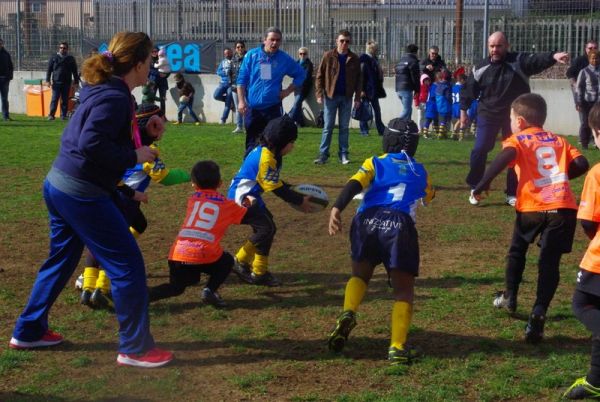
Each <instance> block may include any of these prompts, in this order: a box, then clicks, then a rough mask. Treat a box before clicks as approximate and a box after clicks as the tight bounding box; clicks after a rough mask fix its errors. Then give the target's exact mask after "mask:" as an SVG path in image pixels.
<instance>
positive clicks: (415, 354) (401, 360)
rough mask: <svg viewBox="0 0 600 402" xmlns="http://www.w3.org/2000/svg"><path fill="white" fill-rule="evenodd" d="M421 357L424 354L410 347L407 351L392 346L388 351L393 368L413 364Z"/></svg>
mask: <svg viewBox="0 0 600 402" xmlns="http://www.w3.org/2000/svg"><path fill="white" fill-rule="evenodd" d="M421 355H422V353H421V352H420V351H419V350H418V349H416V348H412V347H410V346H409V347H407V348H405V349H398V348H395V347H393V346H392V347H390V349H389V351H388V360H389V361H390V364H391V365H392V366H396V365H400V364H411V363H413V362H414V361H415V360H417V359H418V358H420V357H421Z"/></svg>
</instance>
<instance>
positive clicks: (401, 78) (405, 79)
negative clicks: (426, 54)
mask: <svg viewBox="0 0 600 402" xmlns="http://www.w3.org/2000/svg"><path fill="white" fill-rule="evenodd" d="M394 70H395V71H396V91H415V92H418V91H419V87H420V85H419V76H420V75H421V72H420V71H419V59H417V56H416V55H415V54H413V53H406V54H405V55H404V56H402V57H401V58H400V61H399V62H398V64H396V67H395V69H394Z"/></svg>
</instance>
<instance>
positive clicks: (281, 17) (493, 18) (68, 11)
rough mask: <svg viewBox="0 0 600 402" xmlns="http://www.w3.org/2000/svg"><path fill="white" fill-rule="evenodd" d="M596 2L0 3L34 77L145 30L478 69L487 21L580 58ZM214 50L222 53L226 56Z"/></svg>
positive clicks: (523, 44)
mask: <svg viewBox="0 0 600 402" xmlns="http://www.w3.org/2000/svg"><path fill="white" fill-rule="evenodd" d="M457 3H459V4H457ZM596 3H600V1H599V0H571V1H567V0H563V1H557V0H252V1H243V0H237V1H236V0H203V1H199V0H57V1H52V0H0V38H2V39H4V42H5V47H6V49H7V50H9V51H10V52H11V54H12V55H13V59H14V60H15V64H16V65H17V66H18V68H20V69H22V70H27V69H32V70H33V69H43V68H45V65H46V61H47V59H48V58H49V56H50V55H51V54H52V53H54V52H55V51H56V48H57V45H58V43H59V42H61V41H67V42H69V44H70V49H71V53H72V54H74V55H75V56H76V57H77V58H78V59H79V60H81V59H82V58H84V57H85V54H86V52H87V51H86V45H85V44H86V42H87V41H90V40H91V41H96V40H107V39H109V38H110V37H111V36H112V35H113V34H114V33H115V32H118V31H122V30H141V31H146V32H148V33H149V34H150V35H151V36H152V38H153V39H155V40H157V41H163V42H164V41H177V40H217V41H218V42H219V43H220V44H221V45H222V46H223V47H224V46H232V44H233V42H234V41H236V40H240V39H241V40H245V41H246V42H247V44H248V46H250V47H251V46H254V45H256V44H258V43H260V41H261V38H262V35H263V32H264V30H265V29H266V28H267V27H269V26H273V25H274V26H278V27H280V28H281V30H282V31H283V33H284V45H283V49H284V50H286V51H288V52H290V53H291V54H295V52H296V49H297V48H298V47H299V46H301V45H304V46H306V47H308V48H309V52H310V55H311V58H312V59H313V61H316V62H318V61H319V59H320V55H321V54H322V52H323V51H325V50H327V49H329V48H331V46H332V45H333V42H334V39H335V35H336V32H337V31H338V30H340V29H348V30H349V31H350V32H351V33H352V34H353V45H352V48H353V50H354V51H357V52H362V51H363V50H364V49H363V48H364V43H366V41H367V40H369V39H373V40H375V41H377V42H378V43H379V47H380V52H381V59H382V61H383V64H384V65H385V66H386V67H387V69H388V71H392V66H393V65H394V64H395V63H396V62H397V60H398V59H399V58H400V56H401V55H402V53H403V51H404V48H405V46H406V45H407V44H409V43H415V44H417V45H418V46H419V48H420V49H421V52H420V54H421V55H425V53H426V50H427V48H428V47H429V46H432V45H437V46H439V47H440V50H441V54H442V55H443V56H444V58H445V59H446V60H447V61H456V62H459V63H463V64H464V63H471V62H474V61H477V60H478V59H479V58H481V57H482V54H483V52H484V49H485V38H486V36H487V35H486V33H485V32H484V31H485V28H486V24H485V22H486V21H488V25H487V29H488V32H492V31H494V30H503V31H505V32H506V34H507V36H508V38H509V40H510V42H511V47H512V49H514V50H528V51H530V50H533V51H546V50H554V49H565V50H567V51H569V52H570V53H572V54H574V55H575V54H580V53H582V52H583V46H584V43H585V41H586V40H587V39H589V38H596V39H597V38H598V35H599V33H600V20H599V19H598V18H597V16H596V14H595V13H596V11H595V10H597V9H598V8H599V6H600V4H596ZM460 4H462V5H463V7H462V11H461V12H459V11H458V8H459V7H458V6H459V5H460ZM17 10H19V12H17ZM486 16H487V17H488V19H487V20H486ZM459 27H460V28H462V29H461V30H460V31H461V35H460V39H461V40H460V41H458V42H460V46H458V44H457V31H458V30H457V28H459ZM216 51H217V52H218V53H219V54H220V48H217V49H216ZM218 59H219V57H217V60H218Z"/></svg>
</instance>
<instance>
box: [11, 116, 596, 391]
mask: <svg viewBox="0 0 600 402" xmlns="http://www.w3.org/2000/svg"><path fill="white" fill-rule="evenodd" d="M63 127H64V125H63V124H62V122H59V121H55V122H47V121H45V120H42V119H34V118H25V117H23V116H16V118H15V121H13V122H9V123H6V124H4V123H3V124H2V125H0V141H1V144H2V157H1V158H0V171H1V172H2V175H1V178H0V183H1V185H0V195H1V197H0V212H1V213H0V233H1V238H2V241H1V247H0V323H1V325H0V340H1V342H0V400H1V401H48V400H51V401H70V400H77V401H80V400H111V401H130V400H135V401H164V400H183V401H188V400H189V401H225V400H226V401H234V400H245V401H246V400H264V401H280V400H285V401H330V400H332V401H457V400H465V401H473V400H482V401H499V400H510V401H530V400H536V401H542V400H544V401H545V400H550V401H552V400H557V399H559V397H560V394H561V392H562V391H563V390H564V389H565V388H566V387H567V386H568V385H570V384H571V382H572V381H573V380H574V379H575V378H576V377H578V376H582V375H583V374H585V372H586V371H587V367H588V364H589V352H590V341H589V334H588V333H587V331H586V330H585V329H584V328H583V326H582V325H581V324H580V323H579V322H578V321H577V320H576V319H575V318H574V316H573V314H572V312H571V309H570V298H571V294H572V291H573V288H574V282H575V274H576V272H577V267H578V263H579V261H580V260H581V257H582V256H583V253H584V251H585V248H586V246H587V240H586V239H585V238H584V235H583V231H582V230H581V229H580V228H578V230H577V235H576V240H575V244H574V248H573V252H572V253H571V254H569V255H565V256H564V257H563V260H562V266H561V272H562V278H561V283H560V286H559V289H558V292H557V294H556V296H555V299H554V301H553V304H552V305H551V308H550V311H549V318H548V321H547V324H546V339H545V341H544V342H543V343H542V344H540V345H538V346H531V345H527V344H525V343H524V341H523V335H524V327H525V324H526V320H527V315H528V313H529V310H530V308H531V303H532V302H533V299H534V297H535V278H536V272H537V266H536V261H537V254H538V252H537V247H532V248H531V251H530V255H529V257H528V259H527V262H528V267H527V270H526V273H525V281H524V284H523V285H522V287H521V293H520V298H519V303H520V304H519V308H518V311H517V315H516V317H509V316H508V314H507V313H506V312H504V311H496V310H494V308H493V307H492V297H493V294H494V292H495V291H496V290H500V289H501V288H502V287H503V267H504V256H505V254H506V250H507V248H508V244H509V242H510V235H511V233H512V224H513V220H514V211H513V209H512V208H510V207H508V206H506V205H504V194H503V193H502V189H503V179H502V180H500V179H498V180H496V181H495V182H494V184H493V191H492V192H491V195H490V197H489V198H488V199H486V200H485V202H484V203H483V205H482V206H480V207H472V206H471V205H469V203H468V201H467V196H468V189H467V186H466V185H465V184H464V177H465V175H466V173H467V169H468V158H469V152H470V150H471V147H472V141H464V142H460V143H459V142H453V141H422V142H421V144H420V146H419V149H418V151H417V159H418V160H419V161H420V162H423V163H424V165H425V167H426V168H427V169H428V171H429V174H430V176H431V178H432V182H433V183H434V185H435V186H436V187H437V190H438V192H437V197H436V199H435V200H434V202H433V203H432V205H431V206H430V207H428V208H421V209H420V210H419V211H418V213H417V216H418V219H417V226H418V229H419V234H420V244H421V256H422V257H421V261H422V264H421V275H420V277H419V278H418V280H417V285H416V303H415V314H414V320H413V324H412V327H411V332H410V341H411V343H412V344H414V345H417V346H419V347H420V348H421V349H422V350H423V351H424V353H425V357H424V359H423V360H421V361H420V362H418V363H417V364H414V365H412V366H410V367H390V366H389V365H388V363H387V361H386V360H385V359H386V355H387V347H388V340H389V320H390V314H391V307H392V303H391V291H390V289H389V288H388V286H387V277H386V275H385V272H384V270H383V269H382V268H378V270H377V271H376V275H375V276H374V279H373V281H372V282H371V284H370V286H369V290H368V294H367V296H366V297H365V301H364V303H363V304H362V306H361V309H360V311H359V315H358V326H357V327H356V329H355V330H354V331H353V333H352V334H351V337H350V339H349V342H348V344H347V347H346V349H345V350H344V353H343V354H342V355H338V356H335V355H331V354H329V353H328V351H327V347H326V336H327V333H328V332H329V331H330V329H331V328H332V325H333V323H334V321H335V318H336V316H337V315H338V314H339V313H340V311H341V306H342V303H343V289H344V286H345V283H346V280H347V279H348V276H349V240H348V234H347V229H348V227H349V223H350V219H351V217H352V215H353V211H354V209H355V207H356V205H354V204H353V205H350V206H349V207H348V208H347V210H346V211H344V214H343V218H344V225H345V228H344V229H345V230H344V232H343V233H342V234H341V235H339V236H334V237H330V236H329V235H328V234H327V230H326V227H327V220H328V211H325V212H322V213H318V214H312V215H304V214H302V213H300V212H297V211H295V210H293V209H292V208H290V207H289V206H287V205H286V204H285V203H283V202H281V201H280V200H279V199H277V197H275V196H273V195H267V196H266V197H265V200H266V202H267V204H268V205H269V207H270V209H271V210H272V212H273V213H274V215H275V221H276V223H277V225H278V233H277V236H276V240H275V244H274V246H273V249H272V253H271V258H270V260H271V264H272V270H273V272H274V273H275V274H276V275H277V276H278V277H279V278H281V279H282V280H283V281H284V283H285V285H284V286H283V287H281V288H271V289H266V288H262V287H254V286H250V285H245V284H241V283H240V282H239V281H238V280H237V278H236V277H234V276H232V277H230V278H229V279H228V281H227V282H226V284H225V286H224V288H223V289H222V292H221V294H222V296H223V298H224V299H225V300H226V301H227V302H228V303H229V307H228V308H227V309H225V310H215V309H213V308H211V307H205V306H203V305H201V304H200V302H199V292H200V290H201V289H202V287H201V286H198V287H193V288H190V289H188V290H187V291H186V293H184V294H183V295H182V296H180V297H177V298H173V299H169V300H165V301H161V302H158V303H156V304H153V305H151V307H150V312H151V324H152V332H153V334H154V336H155V338H156V340H157V342H158V344H159V346H161V347H164V348H167V349H172V350H174V351H175V354H176V358H177V360H176V361H175V362H174V363H173V364H172V365H170V366H167V367H165V368H162V369H154V370H142V369H131V368H123V367H118V366H117V365H116V363H115V358H116V347H117V336H116V331H117V324H116V320H115V319H114V316H113V315H111V314H109V313H106V312H104V311H93V310H90V309H88V308H86V307H83V306H81V305H79V300H78V294H77V292H75V290H74V288H73V287H72V286H71V284H70V285H69V287H67V288H66V289H65V290H64V291H63V292H62V294H61V296H60V297H59V299H58V300H57V302H56V304H55V306H54V307H53V309H52V311H51V314H50V323H51V326H52V328H53V329H55V330H58V331H59V332H61V333H62V334H63V335H64V336H65V338H66V340H67V341H66V342H65V343H64V344H63V345H60V346H59V347H56V348H52V349H48V350H39V351H20V352H15V351H12V350H10V349H8V347H7V344H8V340H9V339H10V336H11V331H12V327H13V324H14V321H15V319H16V318H17V316H18V314H19V313H20V311H21V309H22V308H23V306H24V305H25V303H26V300H27V297H28V295H29V291H30V289H31V285H32V283H33V280H34V278H35V275H36V272H37V269H38V268H39V265H40V264H41V262H42V261H43V260H44V258H45V256H46V255H47V252H48V250H47V247H48V239H47V237H48V229H47V227H48V223H47V217H46V209H45V206H44V203H43V201H42V198H41V191H40V189H41V184H42V180H43V178H44V175H45V174H46V172H47V171H48V168H49V166H50V164H51V162H52V160H53V158H54V156H55V154H56V152H57V149H58V144H59V139H60V134H61V132H62V129H63ZM232 129H233V127H232V126H216V125H203V126H200V127H195V126H169V127H168V128H167V133H166V134H165V137H164V139H163V141H161V144H160V145H161V156H162V158H163V159H164V161H165V162H166V163H167V165H168V166H171V167H182V168H186V169H187V168H190V167H191V166H192V165H193V163H194V162H195V161H197V160H199V159H214V160H216V161H217V162H218V163H219V164H220V165H221V169H222V174H223V178H224V182H225V183H228V182H229V180H230V179H231V177H232V175H233V174H234V173H235V171H236V170H237V168H238V167H239V164H240V162H241V157H242V148H243V143H244V138H243V136H239V135H233V134H230V132H231V130H232ZM575 131H576V128H575V127H574V128H573V132H575ZM371 133H372V135H371V136H370V137H366V138H365V137H361V136H359V135H358V131H357V130H352V132H351V138H350V144H351V155H350V157H351V160H352V163H350V164H349V165H347V166H343V165H341V164H339V163H338V162H337V161H336V160H335V159H334V158H332V159H331V162H330V163H328V164H327V165H324V166H315V165H314V164H313V163H312V160H313V159H314V158H315V156H316V154H317V148H318V143H319V139H320V130H318V129H314V128H307V129H302V130H301V131H300V135H299V138H298V141H297V142H296V147H295V150H294V152H293V153H292V154H291V155H289V156H288V157H286V158H285V161H284V168H283V172H282V175H283V178H284V179H286V180H287V181H289V182H291V183H296V184H299V183H302V182H308V183H314V184H317V185H320V186H322V187H324V188H325V190H326V191H327V192H328V193H329V195H330V198H333V199H335V197H336V196H337V194H338V193H339V191H340V189H341V187H342V186H343V185H344V183H345V181H346V180H347V178H348V177H349V176H350V175H352V174H353V173H354V172H355V171H356V169H357V168H358V167H359V166H360V163H361V162H362V161H363V160H364V159H365V158H367V157H369V156H371V155H374V154H376V153H379V151H380V148H381V141H380V137H378V136H376V135H373V133H374V130H372V132H371ZM336 136H337V131H336V133H335V134H334V141H333V147H332V149H334V150H335V149H336V147H337V137H336ZM570 138H571V139H572V140H573V141H575V137H570ZM497 148H498V147H497ZM585 155H586V156H587V157H588V159H589V161H590V164H595V163H597V162H598V160H599V159H600V158H599V156H600V154H599V153H598V151H597V150H589V151H585ZM582 184H583V179H578V180H576V181H574V183H573V187H574V189H575V191H576V192H577V193H578V194H579V193H580V192H581V187H582ZM225 189H226V188H225ZM225 189H223V190H225ZM189 192H190V187H189V186H188V185H179V186H175V187H162V186H160V185H153V186H151V188H150V190H149V197H150V203H149V204H148V205H145V206H144V207H143V209H144V212H145V214H146V216H147V218H148V222H149V227H148V230H147V232H146V233H145V234H144V236H142V238H141V239H140V246H141V249H142V251H143V253H144V258H145V260H146V265H147V271H148V281H149V284H151V285H156V284H158V283H162V282H164V281H167V280H168V275H167V266H166V256H167V254H168V250H169V247H170V245H171V241H172V240H173V238H174V236H175V234H176V233H177V229H178V227H179V225H180V223H181V220H182V219H183V214H184V212H185V202H186V198H187V196H188V194H189ZM248 231H249V228H247V227H234V228H231V230H230V232H229V233H228V235H227V236H226V238H225V239H224V242H223V244H224V246H225V248H226V249H228V250H230V251H235V250H237V248H238V247H239V245H240V244H241V242H242V241H243V239H244V237H245V236H246V235H247V233H248ZM79 271H80V270H79V269H78V270H77V272H76V274H75V275H74V278H75V276H76V275H78V274H79Z"/></svg>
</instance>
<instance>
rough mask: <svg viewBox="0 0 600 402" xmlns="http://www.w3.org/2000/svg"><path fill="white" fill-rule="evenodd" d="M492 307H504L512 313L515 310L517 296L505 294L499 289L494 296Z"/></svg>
mask: <svg viewBox="0 0 600 402" xmlns="http://www.w3.org/2000/svg"><path fill="white" fill-rule="evenodd" d="M494 307H496V308H505V309H507V310H508V312H509V313H511V314H514V312H515V311H517V298H516V297H508V296H506V292H504V291H500V292H497V293H496V296H494Z"/></svg>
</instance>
